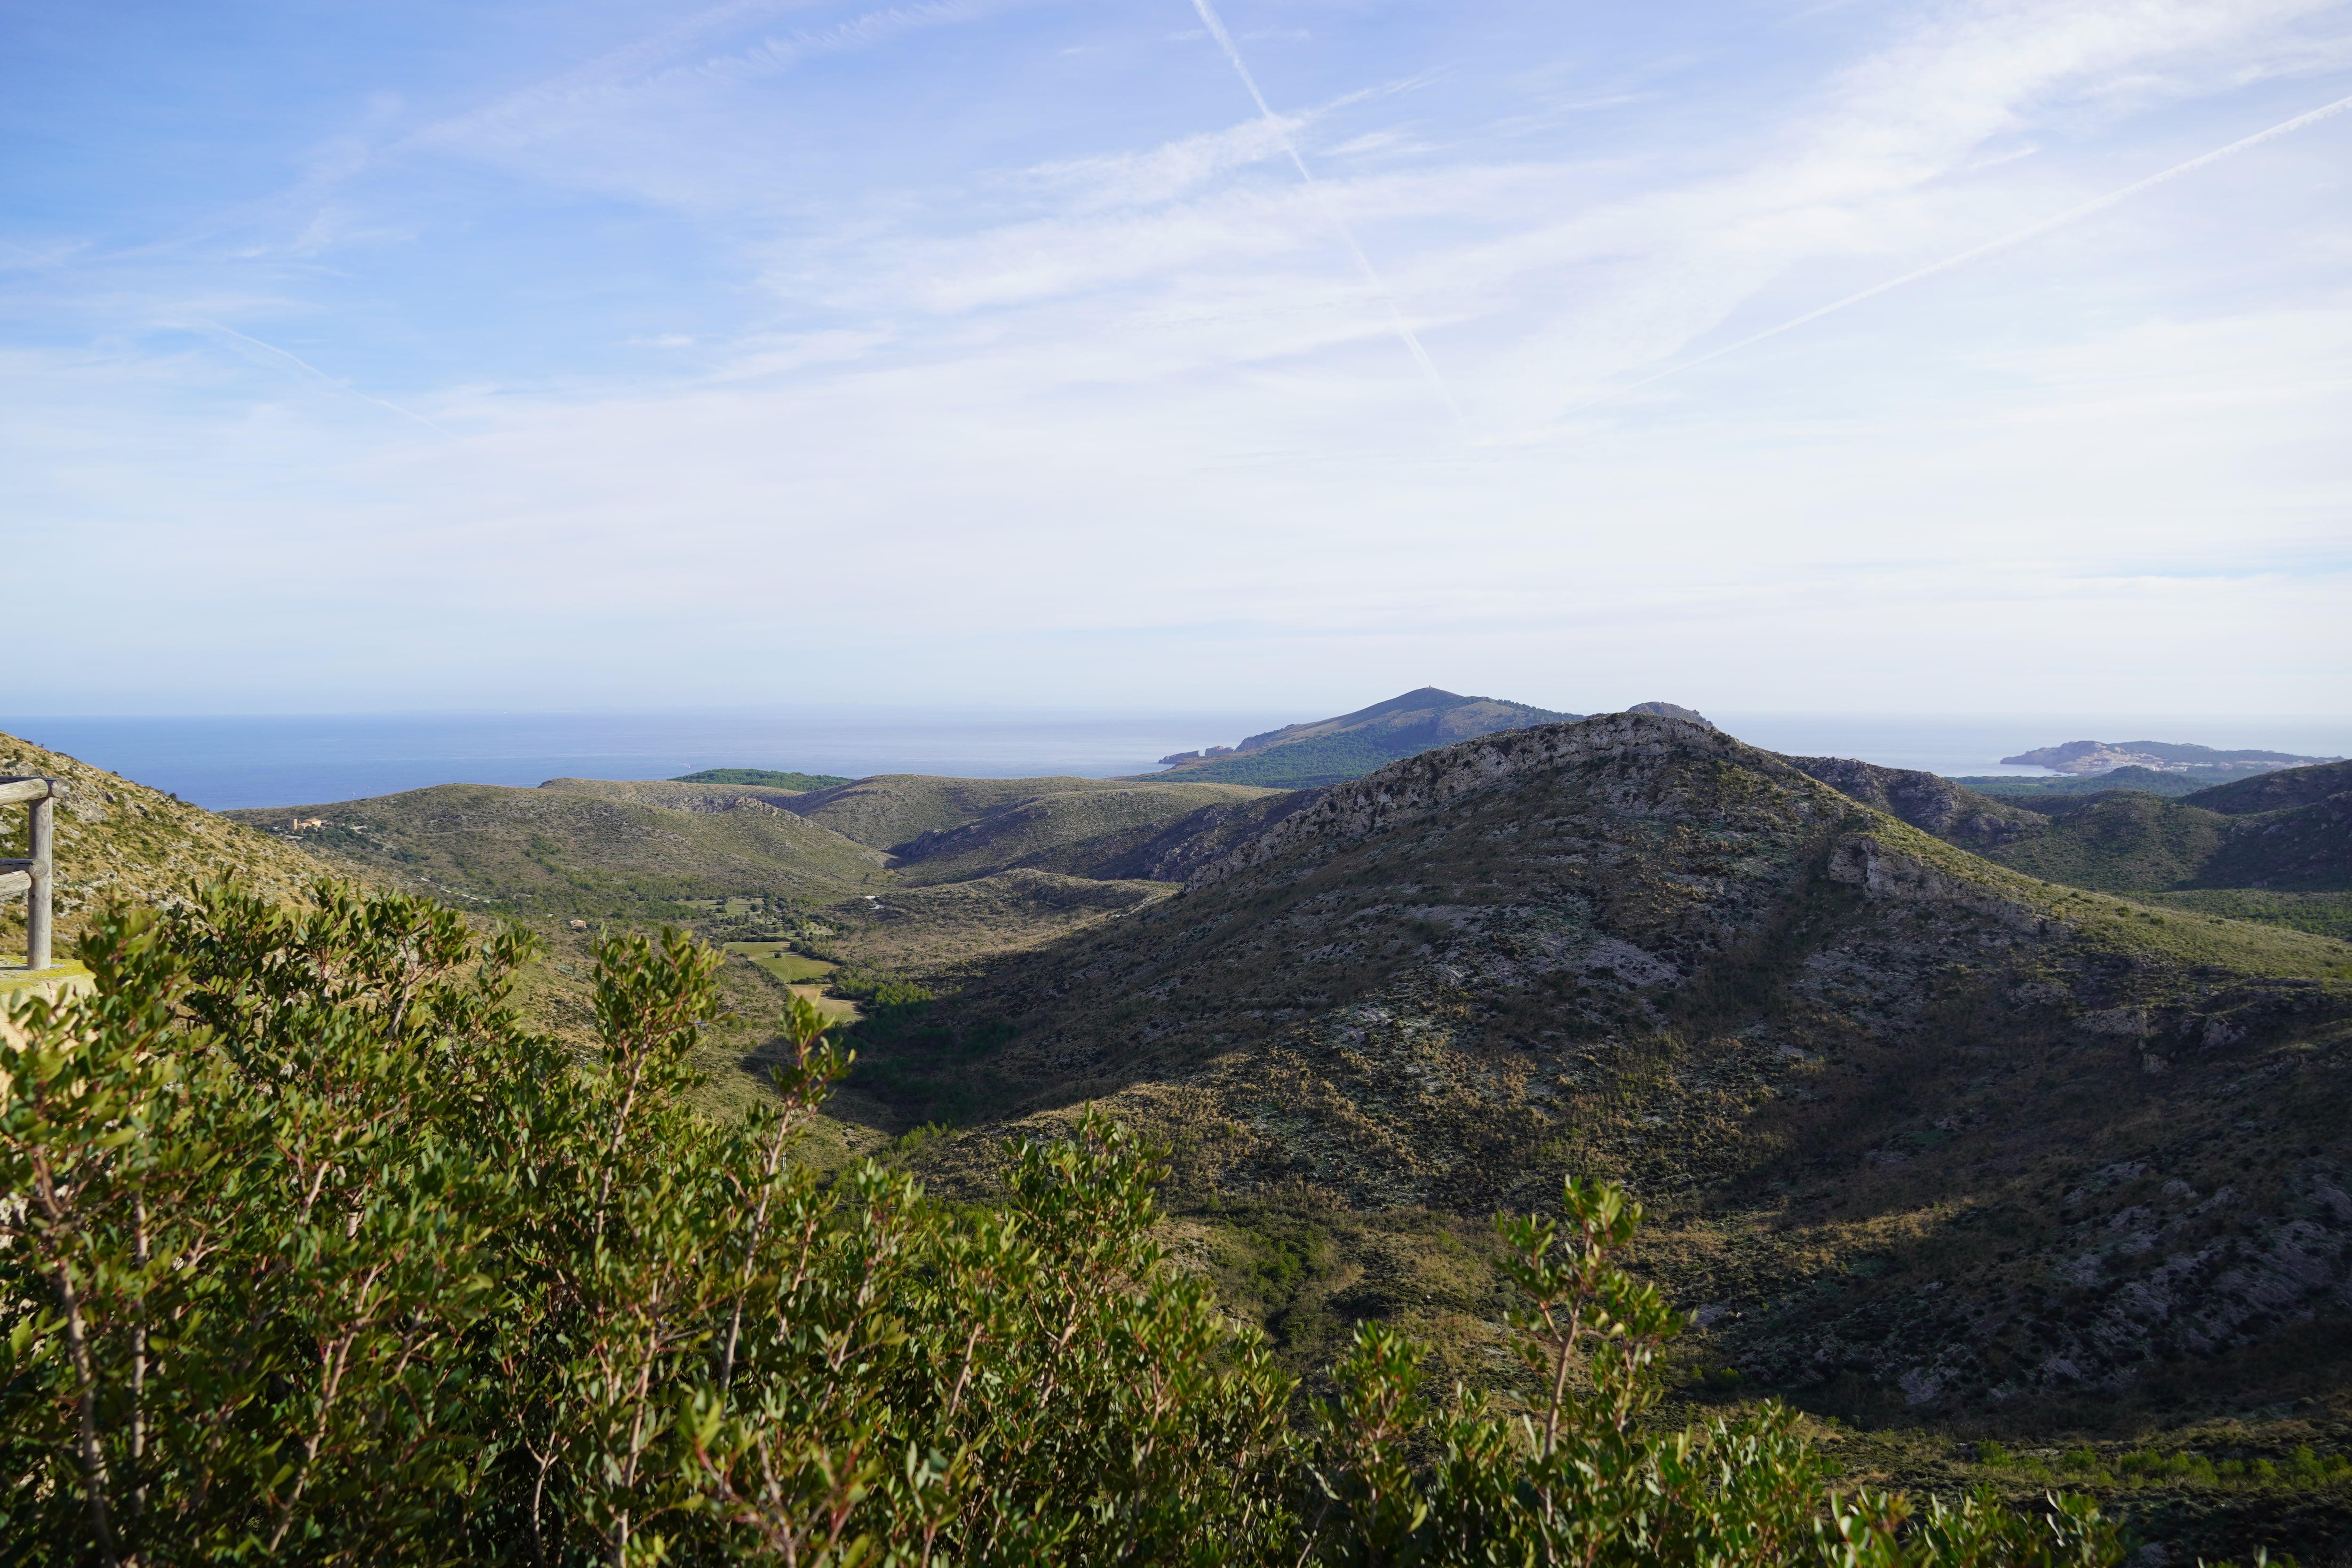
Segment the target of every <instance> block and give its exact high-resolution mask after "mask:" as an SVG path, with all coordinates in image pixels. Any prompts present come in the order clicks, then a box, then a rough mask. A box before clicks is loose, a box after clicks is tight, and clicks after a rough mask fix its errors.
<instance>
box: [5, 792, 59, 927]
mask: <svg viewBox="0 0 2352 1568" xmlns="http://www.w3.org/2000/svg"><path fill="white" fill-rule="evenodd" d="M65 793H66V786H65V785H64V784H61V783H59V782H58V780H56V779H44V778H29V779H27V778H0V805H27V806H30V807H31V808H32V810H31V813H30V815H31V817H32V823H31V831H30V832H29V833H28V834H27V835H26V837H27V838H28V839H29V840H30V842H29V843H27V844H26V847H25V852H26V858H25V859H22V860H0V897H6V896H8V895H11V894H15V893H22V894H24V895H25V967H26V969H35V970H37V969H47V968H48V967H49V964H50V962H51V956H50V952H49V949H50V946H51V940H50V933H51V932H52V931H54V930H55V929H56V926H55V924H54V922H53V921H51V919H50V915H51V912H52V907H53V906H52V902H51V900H53V898H54V897H55V895H56V890H57V867H56V851H57V837H58V816H57V812H58V796H59V795H63V794H65Z"/></svg>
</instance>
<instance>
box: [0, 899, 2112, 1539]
mask: <svg viewBox="0 0 2352 1568" xmlns="http://www.w3.org/2000/svg"><path fill="white" fill-rule="evenodd" d="M82 956H83V958H84V960H85V962H87V963H89V966H90V967H91V969H92V970H93V971H95V972H96V973H97V976H98V982H99V984H98V989H97V992H96V994H94V995H92V996H89V997H85V998H79V999H73V1000H68V1001H64V1002H60V1003H57V1004H49V1003H43V1002H35V1003H32V1004H29V1005H25V1006H23V1007H21V1008H19V1009H18V1010H17V1011H16V1012H15V1013H14V1014H12V1015H11V1016H9V1017H8V1018H7V1019H6V1020H5V1023H0V1194H5V1196H0V1328H4V1329H5V1343H6V1353H7V1364H6V1371H5V1385H0V1542H5V1545H6V1548H7V1552H6V1555H7V1557H8V1560H9V1561H10V1562H12V1563H28V1564H47V1563H58V1564H65V1563H75V1564H80V1563H103V1564H107V1565H109V1568H115V1565H123V1564H132V1563H137V1564H142V1565H162V1564H176V1563H228V1562H254V1561H269V1562H299V1563H369V1564H378V1563H530V1564H572V1563H608V1564H615V1565H620V1564H652V1563H677V1564H688V1563H738V1562H761V1563H786V1564H793V1565H795V1568H800V1565H811V1568H814V1565H817V1564H826V1565H833V1568H850V1565H854V1564H871V1565H876V1568H879V1565H882V1564H934V1563H936V1564H942V1565H944V1564H950V1563H954V1564H999V1563H1001V1564H1014V1563H1018V1564H1031V1563H1082V1564H1095V1563H1202V1564H1208V1563H1217V1564H1256V1563H1266V1564H1272V1563H1282V1564H1300V1563H1351V1564H1375V1563H1381V1564H1387V1563H1396V1564H1402V1563H1416V1564H1431V1565H1435V1564H1471V1563H1478V1564H1504V1563H1512V1564H1535V1563H1581V1564H1604V1563H1605V1564H1633V1563H1644V1564H1646V1563H1675V1564H1693V1565H1696V1564H1735V1563H1737V1564H1758V1563H1822V1564H1832V1563H1833V1564H1839V1565H1841V1568H1864V1565H1883V1568H1895V1565H1898V1564H1927V1563H1939V1564H1940V1563H1951V1564H1959V1563H1971V1564H2009V1563H2013V1564H2028V1563H2032V1564H2058V1563H2067V1564H2105V1563H2114V1562H2116V1561H2117V1560H2118V1559H2119V1558H2120V1556H2121V1552H2122V1548H2121V1545H2120V1542H2119V1539H2118V1536H2117V1532H2116V1528H2115V1527H2114V1525H2113V1524H2112V1523H2111V1522H2106V1521H2101V1520H2100V1519H2099V1518H2098V1516H2097V1515H2096V1513H2095V1511H2093V1510H2090V1509H2089V1508H2088V1507H2086V1506H2084V1505H2082V1504H2079V1503H2075V1502H2072V1501H2060V1502H2053V1504H2052V1505H2051V1506H2050V1507H2049V1508H2048V1509H2047V1510H2044V1511H2041V1512H2037V1513H2033V1514H2020V1513H2015V1512H2011V1511H2007V1510H2002V1509H2001V1508H2000V1507H1999V1506H1997V1505H1996V1504H1994V1503H1993V1502H1991V1501H1990V1500H1987V1499H1983V1498H1970V1499H1967V1500H1961V1501H1959V1502H1958V1503H1957V1504H1956V1505H1953V1506H1948V1507H1947V1506H1943V1505H1936V1506H1931V1507H1929V1508H1927V1509H1926V1510H1916V1511H1915V1510H1910V1509H1908V1508H1907V1507H1906V1504H1905V1503H1904V1501H1903V1500H1901V1499H1899V1498H1896V1497H1892V1496H1885V1495H1875V1494H1871V1493H1867V1492H1854V1493H1852V1494H1841V1493H1839V1492H1838V1491H1836V1490H1834V1489H1832V1480H1831V1477H1830V1475H1829V1473H1828V1472H1827V1470H1826V1468H1825V1467H1824V1465H1823V1463H1822V1459H1821V1458H1820V1457H1819V1456H1818V1455H1817V1454H1816V1453H1815V1452H1814V1451H1813V1450H1812V1449H1811V1448H1810V1447H1808V1445H1807V1443H1806V1442H1805V1440H1804V1438H1803V1436H1802V1435H1801V1432H1800V1430H1799V1428H1798V1426H1797V1423H1796V1421H1795V1419H1794V1417H1793V1416H1792V1415H1790V1413H1789V1412H1787V1411H1786V1410H1784V1409H1781V1408H1780V1407H1777V1406H1774V1405H1764V1406H1761V1407H1760V1408H1756V1409H1752V1410H1748V1411H1745V1412H1742V1413H1738V1414H1728V1415H1717V1416H1713V1417H1710V1418H1709V1419H1707V1420H1706V1422H1705V1423H1704V1424H1702V1425H1700V1426H1696V1427H1693V1428H1690V1429H1687V1430H1672V1429H1667V1428H1666V1427H1664V1426H1662V1425H1660V1424H1659V1423H1658V1422H1657V1420H1656V1417H1655V1414H1654V1409H1653V1406H1654V1401H1655V1399H1656V1397H1657V1379H1656V1377H1655V1375H1654V1366H1653V1363H1654V1358H1655V1356H1656V1355H1657V1353H1658V1350H1659V1347H1660V1346H1661V1345H1662V1344H1663V1343H1664V1342H1665V1340H1666V1339H1667V1338H1668V1337H1669V1336H1671V1335H1672V1334H1673V1333H1674V1332H1675V1331H1676V1330H1677V1328H1678V1327H1679V1326H1680V1324H1681V1322H1682V1320H1681V1318H1680V1317H1679V1316H1678V1315H1677V1314H1676V1313H1675V1312H1674V1311H1673V1310H1670V1309H1669V1308H1668V1306H1667V1305H1666V1303H1665V1302H1664V1301H1663V1300H1660V1298H1659V1297H1658V1295H1657V1293H1656V1291H1655V1290H1654V1289H1652V1288H1650V1287H1647V1286H1644V1285H1642V1284H1640V1283H1639V1282H1637V1281H1636V1280H1634V1279H1632V1278H1631V1277H1629V1276H1628V1275H1627V1274H1626V1273H1625V1272H1624V1270H1623V1269H1622V1267H1621V1266H1620V1261H1619V1260H1620V1258H1621V1256H1622V1250H1623V1248H1624V1247H1625V1245H1626V1243H1627V1241H1628V1240H1629V1238H1630V1237H1632V1235H1633V1230H1634V1226H1635V1225H1636V1224H1637V1222H1638V1220H1639V1210H1638V1208H1636V1207H1635V1206H1634V1205H1632V1204H1630V1203H1628V1202H1627V1201H1626V1200H1625V1197H1624V1194H1622V1192H1620V1191H1618V1190H1616V1189H1614V1188H1611V1187H1607V1186H1600V1187H1587V1186H1584V1185H1580V1184H1574V1183H1571V1184H1570V1185H1569V1186H1568V1188H1567V1190H1566V1192H1565V1193H1564V1194H1563V1199H1562V1205H1561V1212H1560V1214H1559V1215H1557V1216H1554V1217H1549V1218H1519V1219H1514V1220H1509V1221H1507V1222H1503V1223H1504V1225H1505V1231H1504V1236H1505V1240H1506V1241H1507V1245H1508V1248H1509V1252H1510V1255H1511V1258H1512V1259H1513V1261H1512V1265H1511V1267H1512V1271H1513V1277H1514V1278H1515V1279H1517V1283H1518V1284H1519V1286H1520V1287H1521V1288H1522V1289H1523V1290H1524V1292H1525V1294H1526V1297H1527V1304H1526V1310H1525V1311H1524V1312H1523V1313H1521V1314H1520V1315H1519V1317H1518V1319H1517V1341H1516V1342H1517V1349H1518V1352H1519V1354H1520V1355H1521V1357H1522V1358H1523V1359H1524V1360H1525V1362H1526V1363H1527V1365H1528V1369H1529V1372H1530V1374H1531V1380H1530V1387H1531V1388H1533V1389H1534V1392H1533V1393H1532V1394H1530V1395H1529V1396H1528V1398H1527V1399H1525V1400H1524V1401H1522V1402H1518V1403H1513V1404H1508V1405H1506V1404H1502V1403H1496V1402H1491V1401H1489V1400H1487V1399H1485V1398H1481V1397H1478V1396H1475V1395H1465V1394H1460V1393H1459V1392H1458V1391H1457V1392H1456V1393H1454V1394H1452V1395H1450V1396H1434V1395H1433V1394H1432V1392H1431V1391H1430V1390H1428V1389H1427V1388H1425V1387H1424V1386H1423V1379H1422V1376H1421V1373H1420V1361H1421V1352H1420V1350H1419V1348H1418V1347H1416V1346H1415V1345H1414V1344H1412V1342H1409V1341H1408V1340H1405V1339H1403V1338H1402V1337H1400V1336H1398V1335H1395V1334H1393V1333H1391V1332H1389V1331H1386V1330H1384V1329H1381V1328H1379V1327H1367V1328H1365V1329H1364V1330H1363V1331H1360V1334H1359V1336H1358V1338H1357V1340H1356V1342H1355V1345H1354V1348H1353V1350H1352V1352H1351V1353H1350V1354H1349V1356H1348V1357H1347V1359H1346V1360H1345V1362H1344V1363H1343V1364H1341V1365H1340V1366H1339V1367H1338V1368H1337V1369H1336V1377H1335V1386H1336V1388H1337V1390H1338V1393H1337V1396H1336V1397H1335V1398H1334V1399H1333V1400H1332V1401H1331V1402H1330V1403H1328V1405H1320V1406H1318V1407H1317V1408H1315V1409H1314V1410H1312V1411H1309V1412H1299V1411H1297V1410H1296V1409H1295V1408H1294V1405H1295V1401H1294V1389H1293V1386H1292V1384H1290V1382H1289V1381H1288V1380H1287V1379H1286V1378H1285V1377H1284V1376H1282V1375H1281V1374H1280V1373H1278V1372H1277V1370H1276V1368H1275V1366H1274V1365H1273V1364H1272V1363H1271V1361H1270V1360H1269V1359H1268V1356H1267V1353H1266V1352H1265V1347H1264V1346H1263V1344H1261V1343H1260V1342H1257V1341H1256V1340H1255V1337H1254V1336H1253V1335H1251V1334H1249V1333H1248V1332H1246V1331H1238V1330H1236V1329H1235V1328H1234V1327H1233V1326H1232V1325H1231V1323H1230V1322H1229V1321H1227V1320H1226V1319H1225V1318H1224V1317H1223V1315H1222V1314H1221V1313H1220V1312H1219V1310H1217V1306H1216V1303H1215V1302H1214V1301H1213V1299H1212V1298H1211V1296H1210V1294H1209V1292H1208V1290H1207V1289H1206V1287H1205V1286H1204V1285H1203V1284H1202V1282H1201V1281H1200V1280H1199V1279H1196V1278H1192V1277H1188V1276H1187V1275H1185V1274H1183V1273H1181V1272H1180V1271H1178V1270H1176V1269H1174V1268H1171V1266H1170V1264H1169V1262H1168V1260H1167V1259H1166V1258H1164V1257H1163V1256H1162V1254H1161V1252H1160V1248H1159V1247H1157V1246H1156V1245H1155V1244H1154V1242H1153V1241H1152V1239H1151V1237H1152V1230H1153V1226H1154V1221H1155V1217H1156V1215H1155V1209H1154V1205H1153V1191H1154V1185H1155V1183H1156V1181H1157V1180H1158V1178H1159V1176H1160V1166H1159V1165H1158V1163H1156V1161H1155V1159H1154V1157H1153V1156H1152V1154H1151V1152H1150V1151H1147V1150H1143V1149H1139V1148H1138V1147H1137V1146H1136V1145H1135V1144H1134V1143H1132V1142H1130V1141H1129V1138H1128V1137H1127V1136H1126V1134H1124V1133H1123V1132H1122V1131H1120V1130H1119V1129H1118V1127H1116V1126H1114V1125H1111V1124H1109V1123H1108V1122H1107V1121H1103V1120H1101V1119H1099V1118H1090V1119H1089V1120H1087V1121H1086V1123H1085V1124H1084V1126H1083V1127H1082V1129H1081V1130H1080V1131H1079V1133H1078V1135H1077V1136H1076V1138H1075V1139H1074V1140H1072V1141H1069V1142H1059V1143H1054V1144H1050V1145H1033V1146H1030V1147H1027V1148H1024V1150H1022V1151H1021V1152H1020V1153H1019V1155H1018V1158H1017V1160H1016V1161H1015V1162H1014V1163H1013V1166H1012V1168H1011V1169H1010V1171H1009V1172H1008V1173H1007V1177H1006V1192H1005V1196H1004V1200H1003V1203H1002V1204H1001V1205H995V1206H993V1207H990V1208H986V1209H971V1208H964V1207H958V1206H954V1205H945V1204H940V1203H937V1202H934V1201H931V1200H929V1199H927V1198H926V1197H925V1196H924V1194H922V1192H921V1191H920V1190H919V1188H918V1186H917V1185H916V1184H914V1183H913V1182H912V1181H910V1180H909V1179H908V1178H907V1177H905V1176H904V1175H901V1174H894V1173H888V1172H886V1171H884V1170H882V1169H880V1168H878V1167H876V1166H872V1165H867V1166H863V1167H860V1168H857V1169H854V1170H850V1171H847V1172H845V1173H839V1174H837V1175H835V1176H832V1177H829V1178H828V1177H825V1176H823V1175H820V1174H819V1173H814V1172H812V1171H810V1170H808V1169H806V1168H804V1167H803V1166H801V1165H799V1164H797V1163H794V1161H793V1158H792V1152H793V1141H794V1138H795V1136H796V1134H797V1133H798V1132H799V1131H800V1130H801V1129H802V1128H803V1126H804V1125H805V1123H806V1121H807V1119H808V1118H809V1117H810V1116H811V1115H812V1114H813V1113H814V1110H815V1109H816V1107H817V1106H818V1105H819V1104H820V1103H821V1101H822V1100H823V1097H824V1093H825V1092H826V1090H827V1088H828V1086H830V1085H831V1084H832V1083H834V1082H835V1081H836V1080H837V1079H839V1078H840V1076H841V1074H842V1073H843V1072H844V1071H845V1068H846V1062H845V1058H844V1054H843V1053H842V1052H840V1051H839V1050H838V1049H836V1048H835V1047H834V1045H833V1044H832V1043H831V1042H830V1041H829V1040H828V1038H827V1037H826V1035H825V1032H824V1025H823V1021H822V1020H821V1019H820V1018H819V1017H818V1016H817V1015H816V1014H815V1013H814V1011H813V1010H811V1009H810V1008H808V1007H807V1006H806V1005H805V1004H795V1005H794V1006H793V1008H792V1010H791V1012H790V1013H789V1014H788V1016H787V1017H786V1019H785V1031H784V1032H785V1034H786V1036H787V1037H788V1038H789V1040H790V1042H791V1046H792V1058H793V1059H792V1063H791V1065H790V1066H788V1067H786V1068H782V1069H781V1070H780V1071H779V1072H778V1074H777V1090H778V1092H777V1094H776V1096H775V1097H774V1099H773V1100H772V1103H770V1104H769V1105H767V1106H766V1107H764V1108H763V1109H761V1110H760V1111H758V1112H757V1113H756V1114H754V1115H751V1117H749V1118H748V1119H746V1120H744V1121H740V1122H736V1123H730V1124H720V1123H717V1122H714V1121H709V1120H708V1119H706V1118H705V1117H703V1116H701V1115H699V1114H698V1113H697V1112H696V1111H695V1110H693V1109H691V1108H690V1106H689V1105H688V1101H687V1100H686V1098H685V1097H684V1094H683V1092H682V1091H684V1090H685V1089H688V1087H689V1083H690V1075H689V1070H688V1067H687V1057H688V1051H689V1050H690V1048H691V1047H692V1046H693V1045H694V1043H695V1041H696V1039H697V1037H698V1031H699V1030H701V1029H702V1028H703V1027H705V1026H707V1024H708V1023H709V1021H710V1019H711V1016H712V1012H713V1008H714V1005H715V1003H714V992H713V985H712V982H713V976H714V973H715V971H716V960H715V958H714V956H713V955H712V954H711V953H710V952H709V950H707V949H704V948H702V947H700V946H698V944H696V943H695V942H692V941H690V940H688V938H686V937H684V936H681V935H678V934H676V933H669V934H666V935H664V936H663V937H661V938H659V939H651V940H649V939H647V938H645V937H642V936H625V937H615V938H613V939H611V940H609V941H607V942H605V943H604V947H603V950H602V954H601V958H602V963H601V969H600V973H599V974H598V977H597V981H596V993H595V1005H596V1011H597V1016H598V1019H599V1024H600V1027H601V1033H602V1037H603V1045H602V1047H601V1049H600V1050H599V1051H598V1052H597V1053H595V1054H594V1055H593V1058H588V1059H578V1058H575V1057H574V1056H573V1054H572V1053H571V1052H569V1051H567V1050H566V1049H565V1048H564V1047H562V1045H560V1044H559V1043H558V1042H557V1041H555V1040H553V1039H551V1038H550V1037H547V1036H545V1035H543V1034H541V1033H539V1032H537V1031H535V1030H534V1029H532V1028H531V1027H530V1026H529V1025H528V1024H527V1022H526V1021H525V1020H524V1019H523V1018H522V1017H521V1016H520V1015H519V1014H518V1012H517V1011H516V1009H515V1008H514V1006H513V1005H511V1003H510V1001H509V988H510V984H511V982H512V979H513V977H514V973H515V971H516V969H517V966H518V965H520V963H523V962H525V960H526V959H527V958H528V957H529V956H530V939H529V938H528V937H527V936H526V935H525V934H523V933H521V932H520V931H502V932H499V933H497V934H494V935H491V936H489V937H488V938H487V939H481V938H478V937H477V936H476V935H475V934H474V933H473V932H471V931H469V930H468V928H467V925H466V923H465V922H464V921H462V920H461V919H460V918H459V917H457V915H455V914H453V913H451V912H450V911H448V910H443V909H440V908H438V907H436V906H435V905H432V904H430V903H427V902H425V901H422V900H414V899H408V898H401V897H382V898H360V897H357V896H355V895H353V894H352V893H351V892H350V891H349V890H347V889H340V888H336V887H333V886H331V885H321V886H320V889H318V890H317V892H316V894H315V898H314V901H313V904H312V906H311V907H310V908H306V909H301V910H288V909H281V908H274V907H271V906H269V905H268V904H267V903H265V902H264V901H262V900H259V899H257V898H255V897H253V896H251V895H249V894H247V893H244V892H241V891H238V890H236V889H213V890H210V891H208V892H206V893H205V894H204V895H203V896H202V897H201V898H199V899H197V900H194V901H193V902H192V903H191V904H190V905H189V906H188V907H186V908H184V909H182V910H176V911H173V912H169V913H163V914H157V913H154V912H152V911H145V910H127V909H120V910H113V911H111V912H110V913H109V914H107V915H106V916H105V917H104V918H103V919H102V920H100V921H99V922H98V923H97V925H96V927H95V929H94V930H93V931H92V932H91V934H90V935H89V938H88V940H87V941H86V942H84V943H83V946H82Z"/></svg>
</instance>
